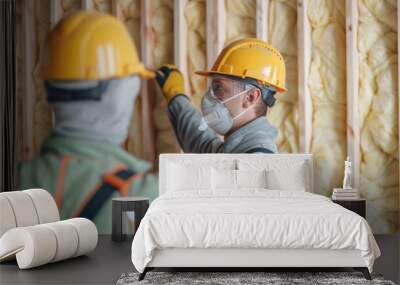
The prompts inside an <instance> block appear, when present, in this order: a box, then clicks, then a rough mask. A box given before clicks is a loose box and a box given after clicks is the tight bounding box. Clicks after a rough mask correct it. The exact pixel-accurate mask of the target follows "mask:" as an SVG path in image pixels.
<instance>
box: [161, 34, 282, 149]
mask: <svg viewBox="0 0 400 285" xmlns="http://www.w3.org/2000/svg"><path fill="white" fill-rule="evenodd" d="M196 74H198V75H203V76H208V77H209V78H210V81H211V84H210V86H209V88H208V91H207V92H206V94H205V95H204V97H203V99H202V103H201V113H200V112H199V111H197V110H196V108H195V107H194V106H193V105H192V104H191V102H190V98H189V96H188V95H187V94H186V93H185V91H184V79H183V76H182V73H181V72H180V71H179V70H178V69H177V68H176V67H174V66H172V65H165V66H162V67H161V68H159V69H158V70H157V74H156V79H157V82H158V83H159V85H160V87H161V88H162V90H163V93H164V96H165V98H166V99H167V100H168V103H169V104H168V116H169V119H170V121H171V123H172V126H173V128H174V130H175V134H176V136H177V139H178V142H179V144H180V146H181V148H182V149H183V151H184V152H190V153H276V152H277V147H276V144H275V140H276V138H277V136H278V131H277V129H276V128H275V127H274V126H272V125H270V124H269V123H268V121H267V119H266V117H265V116H266V113H267V109H268V108H269V107H272V106H273V105H274V103H275V100H276V99H275V97H274V96H275V94H276V93H277V92H284V91H286V89H285V86H284V85H285V64H284V61H283V57H282V55H281V54H280V53H279V51H278V50H276V49H275V48H273V47H271V46H270V45H268V44H267V43H265V42H263V41H261V40H258V39H253V38H247V39H242V40H238V41H235V42H233V43H231V44H230V45H228V46H227V47H225V48H224V49H223V50H222V52H221V54H220V55H219V57H218V58H217V60H216V62H215V64H214V66H213V68H212V69H211V70H209V71H197V72H196ZM221 136H223V138H224V139H223V140H222V139H221Z"/></svg>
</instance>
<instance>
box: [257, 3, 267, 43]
mask: <svg viewBox="0 0 400 285" xmlns="http://www.w3.org/2000/svg"><path fill="white" fill-rule="evenodd" d="M268 19H269V0H257V3H256V36H257V38H258V39H260V40H263V41H266V42H268Z"/></svg>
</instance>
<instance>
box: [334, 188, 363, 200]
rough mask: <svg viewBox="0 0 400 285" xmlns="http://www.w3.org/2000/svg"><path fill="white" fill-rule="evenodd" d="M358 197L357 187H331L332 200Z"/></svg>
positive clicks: (355, 198)
mask: <svg viewBox="0 0 400 285" xmlns="http://www.w3.org/2000/svg"><path fill="white" fill-rule="evenodd" d="M357 199H360V193H359V192H358V189H354V188H352V189H343V188H333V193H332V200H357Z"/></svg>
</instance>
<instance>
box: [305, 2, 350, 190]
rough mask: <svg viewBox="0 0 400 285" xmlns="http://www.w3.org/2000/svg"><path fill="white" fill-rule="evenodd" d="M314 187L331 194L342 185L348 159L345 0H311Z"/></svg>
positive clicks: (310, 81)
mask: <svg viewBox="0 0 400 285" xmlns="http://www.w3.org/2000/svg"><path fill="white" fill-rule="evenodd" d="M307 13H308V19H309V22H310V26H311V44H312V50H311V52H312V55H311V64H310V67H309V79H308V87H309V90H310V94H311V97H312V106H313V114H312V122H313V123H312V140H311V152H312V153H313V155H314V189H316V192H317V193H320V194H324V195H327V196H329V195H330V194H331V192H332V189H333V188H334V187H338V186H341V185H342V178H343V161H344V160H345V159H346V151H347V150H346V46H345V45H346V34H345V1H344V0H340V1H337V0H310V1H309V7H308V11H307Z"/></svg>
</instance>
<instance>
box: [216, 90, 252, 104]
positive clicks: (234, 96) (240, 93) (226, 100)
mask: <svg viewBox="0 0 400 285" xmlns="http://www.w3.org/2000/svg"><path fill="white" fill-rule="evenodd" d="M249 90H250V89H246V90H243V91H242V92H239V93H238V94H235V95H233V96H232V97H230V98H228V99H225V100H224V101H221V103H226V102H229V101H231V100H232V99H235V98H236V97H237V96H239V95H242V94H243V93H244V92H247V91H249Z"/></svg>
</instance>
